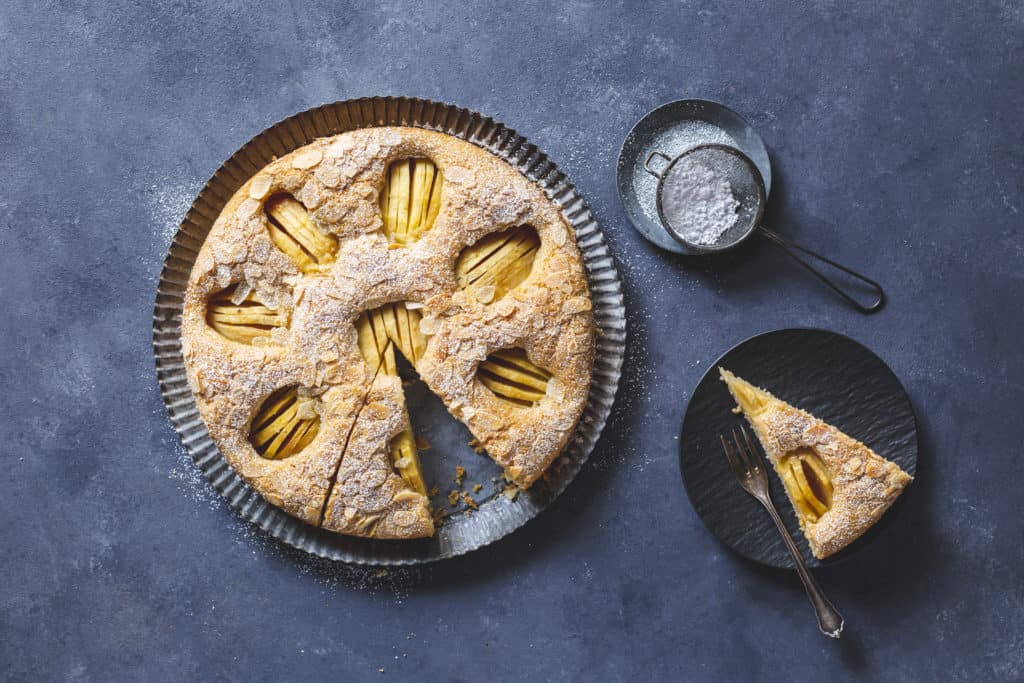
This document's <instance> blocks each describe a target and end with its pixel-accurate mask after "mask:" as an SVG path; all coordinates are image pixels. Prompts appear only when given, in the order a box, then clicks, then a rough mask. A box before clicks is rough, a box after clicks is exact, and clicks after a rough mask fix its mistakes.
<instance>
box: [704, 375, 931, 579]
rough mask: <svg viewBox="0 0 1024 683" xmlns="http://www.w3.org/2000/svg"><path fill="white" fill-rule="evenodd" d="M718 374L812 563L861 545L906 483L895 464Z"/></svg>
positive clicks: (734, 378)
mask: <svg viewBox="0 0 1024 683" xmlns="http://www.w3.org/2000/svg"><path fill="white" fill-rule="evenodd" d="M718 371H719V374H720V375H721V378H722V381H724V382H725V383H726V385H727V386H728V387H729V392H730V393H731V394H732V396H733V398H734V399H736V403H737V404H738V410H739V411H742V413H743V415H744V417H746V418H747V421H748V422H749V423H750V426H751V427H752V428H753V429H754V433H755V434H757V438H758V440H759V441H760V442H761V447H762V448H764V452H765V454H766V455H767V456H768V461H769V462H771V464H772V466H773V467H774V468H775V472H776V473H777V474H778V475H779V478H780V479H782V483H783V485H784V488H785V489H786V495H787V496H788V497H789V501H790V503H792V505H793V509H794V510H795V511H796V517H797V520H798V521H799V523H800V530H801V531H803V533H804V536H806V537H807V541H808V543H809V544H810V546H811V552H813V553H814V556H815V557H817V558H818V559H824V558H826V557H828V556H829V555H833V554H835V553H837V552H839V551H840V550H842V549H843V548H845V547H846V546H848V545H849V544H850V543H852V542H853V541H855V540H856V539H858V538H860V536H861V535H862V534H863V533H864V532H865V531H867V530H868V529H869V528H871V526H872V525H873V524H874V523H875V522H877V521H878V520H879V519H880V518H881V516H882V514H883V513H885V511H886V510H888V509H889V507H890V506H891V505H892V504H893V502H894V501H895V500H896V498H898V497H899V495H900V493H902V492H903V489H904V488H905V487H906V486H907V484H909V483H910V481H911V477H910V475H909V474H907V473H906V472H904V471H903V470H902V469H900V467H899V466H898V465H897V464H896V463H894V462H891V461H889V460H886V459H885V458H883V457H882V456H880V455H878V454H877V453H875V452H874V451H873V450H871V449H870V448H868V447H867V446H866V445H864V444H863V443H861V442H860V441H857V440H856V439H854V438H852V437H850V436H847V435H846V434H845V433H844V432H842V431H840V430H839V429H837V428H836V427H833V426H832V425H829V424H826V423H825V422H822V421H821V420H819V419H818V418H816V417H814V416H813V415H811V414H810V413H808V412H805V411H803V410H800V409H799V408H795V407H793V406H791V405H789V404H788V403H786V402H785V401H782V400H780V399H777V398H775V397H774V396H772V395H771V394H770V393H768V392H767V391H765V390H764V389H759V388H758V387H755V386H754V385H753V384H751V383H750V382H747V381H746V380H743V379H741V378H739V377H737V376H736V375H734V374H732V373H731V372H729V371H728V370H725V369H724V368H719V369H718Z"/></svg>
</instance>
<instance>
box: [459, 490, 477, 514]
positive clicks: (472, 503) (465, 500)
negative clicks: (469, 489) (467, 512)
mask: <svg viewBox="0 0 1024 683" xmlns="http://www.w3.org/2000/svg"><path fill="white" fill-rule="evenodd" d="M462 502H463V503H465V504H466V505H467V506H468V507H470V508H472V509H473V510H477V509H479V507H480V506H478V505H477V504H476V501H475V500H473V496H471V495H469V494H468V493H465V492H463V494H462Z"/></svg>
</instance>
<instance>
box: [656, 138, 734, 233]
mask: <svg viewBox="0 0 1024 683" xmlns="http://www.w3.org/2000/svg"><path fill="white" fill-rule="evenodd" d="M662 182H663V186H662V188H661V210H662V213H663V214H664V216H665V221H666V222H667V223H668V224H669V227H671V228H672V230H673V231H674V232H675V233H676V234H677V235H678V236H679V237H681V238H683V239H684V240H686V241H687V242H689V243H690V244H698V245H703V246H711V245H714V244H717V243H718V241H719V239H721V237H722V235H724V234H725V233H726V231H727V230H728V229H729V228H731V227H732V225H733V223H735V222H736V209H738V208H739V205H740V203H739V202H738V201H737V200H736V197H734V196H733V193H732V186H731V185H729V181H728V180H726V179H725V178H724V177H723V176H721V175H719V173H718V172H717V171H715V169H714V168H712V167H710V166H707V165H706V164H703V163H701V162H700V161H699V160H697V159H695V158H693V155H688V156H684V157H682V158H681V159H679V160H678V161H676V162H675V163H674V164H673V165H672V168H670V169H669V171H668V174H667V175H666V176H665V180H664V181H662Z"/></svg>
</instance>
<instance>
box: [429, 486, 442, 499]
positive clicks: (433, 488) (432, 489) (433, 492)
mask: <svg viewBox="0 0 1024 683" xmlns="http://www.w3.org/2000/svg"><path fill="white" fill-rule="evenodd" d="M440 492H441V489H439V488H438V487H437V486H431V487H430V497H431V498H433V497H434V496H436V495H437V494H438V493H440Z"/></svg>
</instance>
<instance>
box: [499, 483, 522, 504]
mask: <svg viewBox="0 0 1024 683" xmlns="http://www.w3.org/2000/svg"><path fill="white" fill-rule="evenodd" d="M501 495H503V496H505V497H506V498H507V499H509V500H515V499H516V497H518V496H519V487H518V486H515V485H511V486H506V487H505V488H503V489H502V490H501Z"/></svg>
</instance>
